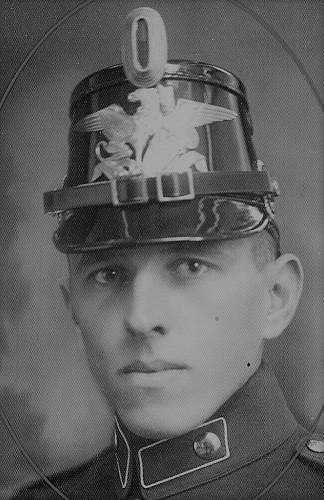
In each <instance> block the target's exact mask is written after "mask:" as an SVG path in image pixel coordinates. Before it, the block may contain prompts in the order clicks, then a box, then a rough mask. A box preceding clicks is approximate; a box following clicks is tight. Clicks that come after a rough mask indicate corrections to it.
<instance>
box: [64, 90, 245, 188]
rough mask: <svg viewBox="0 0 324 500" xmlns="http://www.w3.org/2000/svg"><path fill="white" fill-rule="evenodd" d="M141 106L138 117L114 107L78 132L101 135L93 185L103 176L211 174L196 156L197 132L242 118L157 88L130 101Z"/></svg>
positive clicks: (86, 121) (97, 114)
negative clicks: (200, 128)
mask: <svg viewBox="0 0 324 500" xmlns="http://www.w3.org/2000/svg"><path fill="white" fill-rule="evenodd" d="M128 100H129V101H130V102H139V106H138V108H137V110H136V112H135V113H134V114H133V115H129V114H127V113H126V112H125V110H124V109H123V108H122V107H121V106H119V105H118V104H112V105H110V106H108V107H106V108H103V109H101V110H99V111H97V112H95V113H92V114H91V115H88V116H86V117H84V118H82V119H81V120H80V121H78V122H77V123H76V124H75V125H74V127H73V129H74V130H76V131H79V132H99V131H100V132H102V134H103V136H104V138H105V139H104V140H100V141H98V142H97V144H96V145H95V154H96V158H97V160H98V163H97V164H96V165H95V167H94V170H93V173H92V177H91V178H90V179H89V181H90V182H94V181H96V180H97V179H99V178H100V177H101V176H105V177H106V178H107V179H114V178H117V177H121V176H127V175H138V174H141V175H144V176H145V177H156V176H160V175H165V174H171V173H173V172H179V173H181V172H185V171H187V170H188V169H190V168H194V169H195V170H196V171H198V172H204V171H207V170H208V168H207V162H206V157H205V156H204V155H203V154H201V153H199V152H198V151H196V148H197V147H198V144H199V135H198V132H197V130H196V128H197V127H200V126H202V125H207V124H210V123H213V122H221V121H224V120H233V119H234V118H235V117H236V116H237V114H236V113H235V112H234V111H232V110H230V109H227V108H224V107H221V106H215V105H213V104H207V103H203V102H198V101H192V100H189V99H183V98H180V99H178V100H177V102H176V100H175V96H174V89H173V87H172V86H170V85H169V86H168V85H167V86H164V85H162V84H158V85H157V86H156V87H153V88H138V89H136V90H135V91H134V92H131V93H130V94H129V95H128Z"/></svg>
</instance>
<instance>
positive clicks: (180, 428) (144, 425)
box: [117, 404, 209, 439]
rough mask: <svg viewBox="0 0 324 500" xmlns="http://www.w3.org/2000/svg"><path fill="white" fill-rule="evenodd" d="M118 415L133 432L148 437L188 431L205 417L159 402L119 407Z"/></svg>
mask: <svg viewBox="0 0 324 500" xmlns="http://www.w3.org/2000/svg"><path fill="white" fill-rule="evenodd" d="M117 413H118V417H119V418H120V419H121V421H122V422H123V423H124V424H125V425H126V427H127V428H128V429H129V430H130V431H131V432H133V433H134V434H136V435H138V436H141V437H144V438H148V439H168V438H171V437H176V436H179V435H181V434H185V433H186V432H189V431H190V430H191V429H193V428H194V427H197V426H198V425H200V424H202V423H203V422H204V421H205V420H206V419H207V418H208V416H209V415H208V416H207V417H205V415H201V414H200V412H198V411H197V412H196V413H193V412H189V413H188V411H186V410H185V409H184V408H183V407H179V406H178V407H175V406H174V405H170V406H168V405H167V404H164V405H163V404H161V405H159V406H154V407H153V406H150V408H137V409H134V408H133V409H132V410H130V409H129V408H128V409H127V410H124V411H123V409H119V410H118V411H117Z"/></svg>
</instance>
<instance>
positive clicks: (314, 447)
mask: <svg viewBox="0 0 324 500" xmlns="http://www.w3.org/2000/svg"><path fill="white" fill-rule="evenodd" d="M306 445H307V448H308V449H309V450H311V451H314V452H315V453H324V441H322V440H321V439H310V440H309V441H307V443H306Z"/></svg>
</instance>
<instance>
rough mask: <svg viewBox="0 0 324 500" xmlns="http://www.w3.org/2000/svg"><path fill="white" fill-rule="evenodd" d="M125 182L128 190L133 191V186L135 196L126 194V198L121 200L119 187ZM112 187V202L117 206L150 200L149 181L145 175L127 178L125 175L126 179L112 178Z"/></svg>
mask: <svg viewBox="0 0 324 500" xmlns="http://www.w3.org/2000/svg"><path fill="white" fill-rule="evenodd" d="M123 184H124V185H125V188H126V190H127V191H128V192H129V191H131V188H132V186H133V189H134V191H135V196H133V197H132V196H126V197H125V199H122V200H120V190H118V187H121V186H122V185H123ZM138 188H140V189H138ZM110 189H111V200H112V204H113V205H114V206H115V207H119V206H121V205H132V204H135V203H147V202H148V201H149V195H148V190H147V181H146V178H145V177H133V178H131V177H127V178H126V176H125V180H121V179H118V180H117V179H112V180H111V181H110ZM139 191H140V193H139ZM128 192H127V194H128Z"/></svg>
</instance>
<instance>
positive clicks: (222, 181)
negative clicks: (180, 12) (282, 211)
mask: <svg viewBox="0 0 324 500" xmlns="http://www.w3.org/2000/svg"><path fill="white" fill-rule="evenodd" d="M122 61H123V64H122V65H118V66H113V67H110V68H107V69H104V70H101V71H98V72H96V73H94V74H92V75H90V76H88V77H87V78H85V79H84V80H82V81H81V82H80V83H79V84H78V85H77V86H76V88H75V89H74V91H73V93H72V98H71V105H70V117H71V129H70V137H69V141H70V158H69V168H68V173H67V176H66V178H65V180H64V185H63V187H62V189H59V190H56V191H50V192H47V193H45V195H44V204H45V211H46V212H51V213H57V214H58V216H59V217H58V219H59V225H58V228H57V230H56V231H55V234H54V241H55V244H56V246H57V248H58V249H59V250H60V251H62V252H65V253H70V252H85V251H88V250H93V249H100V248H111V247H118V246H125V245H128V246H130V245H139V244H150V243H159V242H172V241H201V240H218V239H233V238H238V237H243V236H247V235H249V234H253V233H256V232H260V231H262V230H264V229H266V230H268V231H269V232H270V233H271V234H272V235H273V237H274V238H275V240H276V242H278V241H279V233H278V229H277V226H276V224H275V222H274V212H273V205H274V204H273V201H274V198H275V196H276V195H277V189H276V184H275V183H274V182H272V181H271V180H270V177H269V174H268V172H267V171H266V170H265V168H264V166H263V163H262V162H261V161H259V160H258V159H257V156H256V153H255V150H254V147H253V143H252V133H253V130H252V123H251V118H250V114H249V107H248V102H247V98H246V91H245V88H244V85H243V83H242V82H241V81H240V80H239V79H238V78H237V77H236V76H234V75H233V74H232V73H230V72H228V71H226V70H224V69H222V68H219V67H215V66H212V65H209V64H204V63H197V62H192V61H187V60H172V61H169V62H168V61H167V47H166V34H165V29H164V25H163V21H162V19H161V17H160V16H159V14H158V13H157V12H156V11H154V10H153V9H150V8H140V9H135V10H134V11H132V12H131V13H130V14H129V16H128V17H127V19H126V23H125V28H124V36H123V43H122Z"/></svg>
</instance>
